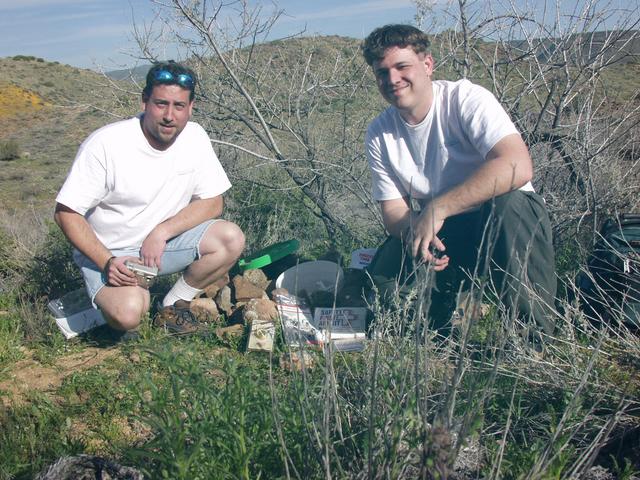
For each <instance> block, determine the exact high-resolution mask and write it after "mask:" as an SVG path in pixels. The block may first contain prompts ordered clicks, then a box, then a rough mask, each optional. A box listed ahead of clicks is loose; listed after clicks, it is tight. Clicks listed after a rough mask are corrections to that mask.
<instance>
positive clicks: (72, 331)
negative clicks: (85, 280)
mask: <svg viewBox="0 0 640 480" xmlns="http://www.w3.org/2000/svg"><path fill="white" fill-rule="evenodd" d="M47 307H48V308H49V311H50V312H51V313H52V315H53V317H54V319H55V321H56V325H58V328H59V329H60V331H61V332H62V334H63V335H64V336H65V338H66V339H67V340H69V339H70V338H73V337H77V336H78V335H80V334H81V333H84V332H87V331H89V330H91V329H93V328H96V327H99V326H100V325H104V324H105V323H106V321H105V319H104V317H103V316H102V313H101V312H100V310H98V309H96V308H93V305H92V304H91V299H90V298H89V296H88V295H87V291H86V290H85V289H84V288H79V289H78V290H74V291H73V292H69V293H67V294H65V295H63V296H62V297H60V298H58V299H56V300H51V301H50V302H49V303H48V304H47Z"/></svg>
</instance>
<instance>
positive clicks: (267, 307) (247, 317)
mask: <svg viewBox="0 0 640 480" xmlns="http://www.w3.org/2000/svg"><path fill="white" fill-rule="evenodd" d="M242 319H243V320H244V323H245V324H249V323H252V322H253V321H254V320H272V321H273V320H277V319H278V309H277V307H276V304H275V303H274V302H272V301H271V300H269V299H266V298H252V299H251V300H249V302H248V303H247V304H246V305H245V306H244V308H243V309H242Z"/></svg>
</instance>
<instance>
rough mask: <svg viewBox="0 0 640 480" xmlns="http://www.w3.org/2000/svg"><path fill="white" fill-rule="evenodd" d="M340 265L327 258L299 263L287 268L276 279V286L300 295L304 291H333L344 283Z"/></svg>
mask: <svg viewBox="0 0 640 480" xmlns="http://www.w3.org/2000/svg"><path fill="white" fill-rule="evenodd" d="M343 276H344V274H343V272H342V268H340V265H338V264H337V263H334V262H329V261H326V260H316V261H314V262H305V263H299V264H298V265H296V266H294V267H291V268H289V269H288V270H285V271H284V272H282V273H281V274H280V276H279V277H278V278H277V279H276V288H286V289H287V290H288V291H289V293H292V294H294V295H300V294H301V293H302V291H305V292H307V295H311V294H313V293H315V292H318V291H324V292H329V293H333V292H334V291H335V289H336V283H337V285H338V289H340V286H341V284H342V279H343Z"/></svg>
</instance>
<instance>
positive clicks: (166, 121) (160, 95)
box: [142, 85, 193, 150]
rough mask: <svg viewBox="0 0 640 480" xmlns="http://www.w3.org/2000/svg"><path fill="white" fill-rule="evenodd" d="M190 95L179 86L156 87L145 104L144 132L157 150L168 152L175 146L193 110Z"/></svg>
mask: <svg viewBox="0 0 640 480" xmlns="http://www.w3.org/2000/svg"><path fill="white" fill-rule="evenodd" d="M189 93H190V92H189V90H187V89H185V88H182V87H180V86H179V85H156V86H154V87H153V89H152V90H151V95H150V96H149V98H147V99H146V101H145V102H144V116H143V117H142V131H143V133H144V136H145V137H146V138H147V141H148V142H149V144H150V145H151V146H152V147H153V148H155V149H156V150H166V149H167V148H169V147H170V146H171V145H173V142H174V141H175V140H176V138H178V135H180V132H182V130H184V127H185V126H186V125H187V122H188V121H189V118H191V112H192V110H193V102H190V101H189Z"/></svg>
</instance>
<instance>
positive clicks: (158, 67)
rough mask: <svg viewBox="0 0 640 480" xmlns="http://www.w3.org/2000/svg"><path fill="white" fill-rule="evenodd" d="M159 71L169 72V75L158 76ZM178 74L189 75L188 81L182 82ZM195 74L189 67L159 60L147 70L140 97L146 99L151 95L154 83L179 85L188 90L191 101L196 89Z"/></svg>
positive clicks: (171, 61)
mask: <svg viewBox="0 0 640 480" xmlns="http://www.w3.org/2000/svg"><path fill="white" fill-rule="evenodd" d="M159 72H169V74H170V75H168V74H167V75H166V77H168V78H163V77H162V76H160V77H159V76H158V73H159ZM180 75H187V76H188V77H190V80H191V81H190V82H186V83H185V82H182V81H181V80H180V78H179V77H180ZM196 81H197V80H196V74H195V73H194V71H193V70H191V69H190V68H189V67H185V66H184V65H182V64H180V63H177V62H174V61H173V60H169V61H168V62H159V63H156V64H154V65H153V67H151V68H150V69H149V71H148V72H147V83H146V85H145V87H144V89H143V90H142V99H143V100H146V99H148V98H149V97H150V96H151V91H152V90H153V87H155V86H156V85H179V86H180V87H182V88H184V89H187V90H189V101H190V102H192V101H193V99H194V97H195V90H196Z"/></svg>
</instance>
